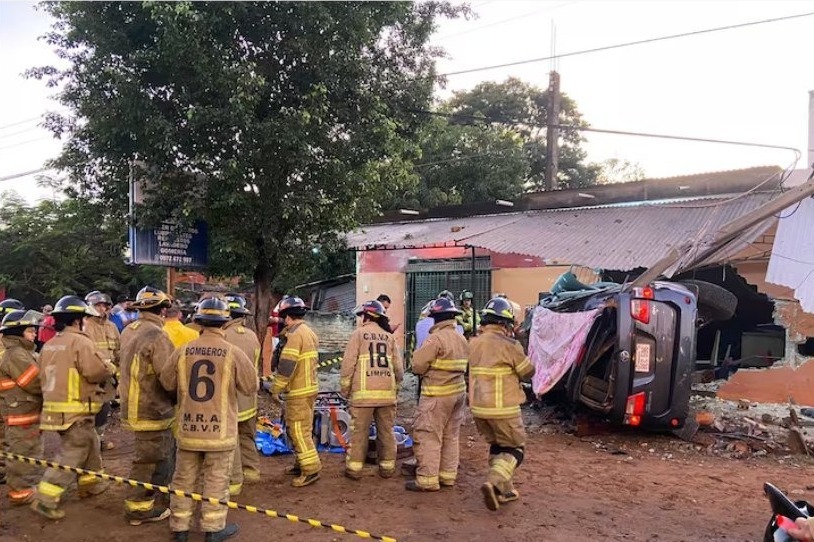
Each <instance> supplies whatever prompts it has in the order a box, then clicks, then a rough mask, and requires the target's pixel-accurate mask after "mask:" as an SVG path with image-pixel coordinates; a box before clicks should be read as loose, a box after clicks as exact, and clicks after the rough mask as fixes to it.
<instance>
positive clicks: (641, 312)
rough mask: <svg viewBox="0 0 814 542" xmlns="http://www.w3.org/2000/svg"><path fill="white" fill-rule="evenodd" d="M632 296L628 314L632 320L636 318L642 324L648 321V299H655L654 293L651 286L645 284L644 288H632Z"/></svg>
mask: <svg viewBox="0 0 814 542" xmlns="http://www.w3.org/2000/svg"><path fill="white" fill-rule="evenodd" d="M633 297H634V298H636V299H632V300H631V301H630V316H632V317H633V319H634V320H638V321H639V322H641V323H643V324H649V323H650V302H649V301H647V300H648V299H655V297H656V293H655V292H654V291H653V288H651V287H650V286H647V287H645V288H634V289H633Z"/></svg>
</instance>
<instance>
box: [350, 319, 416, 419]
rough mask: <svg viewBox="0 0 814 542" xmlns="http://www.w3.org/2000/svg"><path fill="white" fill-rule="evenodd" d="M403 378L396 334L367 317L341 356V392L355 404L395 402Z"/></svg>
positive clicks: (392, 403)
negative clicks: (394, 336) (394, 335)
mask: <svg viewBox="0 0 814 542" xmlns="http://www.w3.org/2000/svg"><path fill="white" fill-rule="evenodd" d="M403 378H404V366H403V365H402V361H401V352H400V351H399V349H398V347H397V346H396V340H395V339H394V338H393V335H392V334H390V333H388V332H386V331H385V330H383V329H382V328H381V327H380V326H379V324H377V323H376V322H374V321H372V320H368V321H367V322H365V323H363V324H362V325H361V326H359V327H358V328H356V330H355V331H354V332H353V334H352V335H351V336H350V340H349V341H348V345H347V346H346V347H345V355H344V356H343V357H342V369H341V371H340V380H339V383H340V386H341V388H342V395H344V396H345V397H348V398H349V399H350V402H351V405H352V406H355V407H379V406H391V405H395V404H396V399H397V397H398V388H399V385H400V384H401V381H402V379H403Z"/></svg>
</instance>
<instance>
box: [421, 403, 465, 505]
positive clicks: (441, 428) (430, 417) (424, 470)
mask: <svg viewBox="0 0 814 542" xmlns="http://www.w3.org/2000/svg"><path fill="white" fill-rule="evenodd" d="M465 408H466V394H464V393H460V394H457V395H450V396H447V397H427V396H422V397H421V399H420V400H419V402H418V412H417V414H416V420H415V426H414V427H413V440H414V443H413V452H414V453H415V458H416V476H415V480H416V483H417V484H418V485H419V486H421V487H424V488H432V489H438V487H439V482H440V484H442V485H445V486H452V485H455V479H456V478H457V477H458V458H459V454H460V449H459V448H458V439H459V436H460V433H461V423H463V418H464V411H465Z"/></svg>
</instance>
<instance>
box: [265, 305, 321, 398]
mask: <svg viewBox="0 0 814 542" xmlns="http://www.w3.org/2000/svg"><path fill="white" fill-rule="evenodd" d="M281 337H284V338H285V341H286V342H285V346H284V347H283V351H282V352H281V354H280V361H279V362H278V363H277V369H276V372H275V373H274V381H273V383H272V386H271V393H272V394H278V393H281V392H283V391H285V392H287V397H289V398H292V399H296V398H298V397H312V396H316V394H317V393H318V392H319V379H318V378H317V362H318V361H319V339H317V335H316V333H314V332H313V331H312V330H311V328H310V327H308V324H306V323H305V322H302V321H300V322H297V323H296V324H294V325H292V326H291V327H290V328H286V329H284V330H283V332H282V333H281Z"/></svg>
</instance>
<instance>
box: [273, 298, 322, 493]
mask: <svg viewBox="0 0 814 542" xmlns="http://www.w3.org/2000/svg"><path fill="white" fill-rule="evenodd" d="M306 311H307V308H306V307H305V303H304V302H303V300H302V299H300V298H299V297H296V296H289V297H286V298H284V299H283V300H282V301H281V302H280V310H279V313H280V318H282V319H283V322H284V324H285V329H284V330H283V331H282V333H281V334H280V335H281V336H280V341H284V342H283V344H284V346H283V348H281V349H279V352H280V356H279V357H280V359H279V360H275V361H276V363H274V362H273V363H274V365H275V367H276V369H275V373H274V380H273V381H272V385H271V396H272V398H273V399H275V400H276V398H277V396H278V394H280V393H282V392H286V398H285V416H284V421H285V428H286V433H287V435H288V439H289V441H290V442H291V444H292V446H293V447H294V453H295V456H296V463H295V464H294V465H293V466H291V467H288V468H286V470H285V472H286V474H291V475H294V476H296V478H294V480H293V481H292V482H291V485H292V486H294V487H304V486H307V485H309V484H313V483H314V482H316V481H317V480H319V471H320V470H322V463H321V462H320V460H319V454H317V449H316V447H315V446H314V436H313V430H312V428H313V426H314V402H315V401H316V397H317V393H318V392H319V379H318V378H317V362H318V360H319V353H318V349H319V340H318V339H317V336H316V334H315V333H314V332H313V331H312V330H311V328H310V327H308V325H307V324H306V323H305V322H304V321H303V316H305V313H306Z"/></svg>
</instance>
